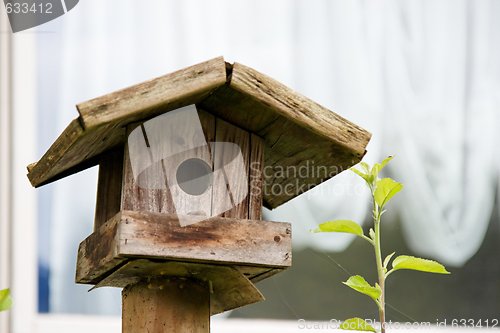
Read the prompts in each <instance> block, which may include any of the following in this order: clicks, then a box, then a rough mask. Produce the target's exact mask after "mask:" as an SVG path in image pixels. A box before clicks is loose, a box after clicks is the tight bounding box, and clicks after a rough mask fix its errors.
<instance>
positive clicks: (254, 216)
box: [248, 134, 264, 220]
mask: <svg viewBox="0 0 500 333" xmlns="http://www.w3.org/2000/svg"><path fill="white" fill-rule="evenodd" d="M263 172H264V141H262V139H261V138H259V137H258V136H257V135H255V134H251V136H250V165H249V178H248V218H249V219H250V220H261V219H262V202H263V185H264V174H263Z"/></svg>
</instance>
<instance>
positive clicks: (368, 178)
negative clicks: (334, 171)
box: [349, 168, 373, 185]
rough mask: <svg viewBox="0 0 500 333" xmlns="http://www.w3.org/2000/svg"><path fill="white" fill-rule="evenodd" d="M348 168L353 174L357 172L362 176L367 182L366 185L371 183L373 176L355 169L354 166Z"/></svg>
mask: <svg viewBox="0 0 500 333" xmlns="http://www.w3.org/2000/svg"><path fill="white" fill-rule="evenodd" d="M349 170H351V171H352V172H354V173H355V174H357V175H358V176H360V177H361V178H363V179H364V180H365V182H367V183H368V185H371V184H372V183H373V177H372V176H371V175H370V174H368V173H363V172H361V171H359V170H358V169H355V168H350V169H349Z"/></svg>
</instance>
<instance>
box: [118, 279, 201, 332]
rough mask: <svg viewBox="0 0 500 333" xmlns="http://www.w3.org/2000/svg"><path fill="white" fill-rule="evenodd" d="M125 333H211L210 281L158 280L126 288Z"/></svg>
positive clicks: (123, 319) (123, 316) (124, 301)
mask: <svg viewBox="0 0 500 333" xmlns="http://www.w3.org/2000/svg"><path fill="white" fill-rule="evenodd" d="M122 332H123V333H138V332H148V333H165V332H168V333H208V332H210V291H209V286H208V283H207V282H204V283H202V282H201V281H195V280H191V279H182V280H181V279H168V280H165V279H158V280H153V281H150V282H148V281H143V282H139V283H136V284H134V285H130V286H127V287H125V288H124V289H123V291H122Z"/></svg>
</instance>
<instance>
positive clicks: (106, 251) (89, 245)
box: [75, 213, 126, 283]
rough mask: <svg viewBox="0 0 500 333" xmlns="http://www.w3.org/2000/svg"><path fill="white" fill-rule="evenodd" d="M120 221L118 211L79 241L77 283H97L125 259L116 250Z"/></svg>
mask: <svg viewBox="0 0 500 333" xmlns="http://www.w3.org/2000/svg"><path fill="white" fill-rule="evenodd" d="M120 222H121V214H120V213H118V214H117V215H115V216H114V217H113V218H111V219H110V220H109V221H108V222H106V223H105V224H104V225H102V226H101V227H100V228H99V230H97V231H95V232H94V233H93V234H92V235H90V236H89V237H87V238H86V239H85V240H84V241H83V242H81V243H80V247H79V248H78V261H77V265H76V278H75V280H76V282H77V283H82V281H83V283H97V282H98V281H99V280H100V279H102V277H103V276H104V275H105V274H106V273H108V272H109V271H110V270H113V269H116V268H117V267H119V266H120V265H121V264H122V263H123V262H125V261H126V258H122V257H120V256H119V253H118V252H117V249H118V244H117V242H116V233H117V229H118V226H119V224H120Z"/></svg>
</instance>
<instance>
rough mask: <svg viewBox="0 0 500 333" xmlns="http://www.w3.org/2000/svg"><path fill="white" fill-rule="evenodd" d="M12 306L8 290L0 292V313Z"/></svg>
mask: <svg viewBox="0 0 500 333" xmlns="http://www.w3.org/2000/svg"><path fill="white" fill-rule="evenodd" d="M11 305H12V298H11V297H10V289H2V290H0V311H5V310H8V309H10V307H11Z"/></svg>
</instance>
